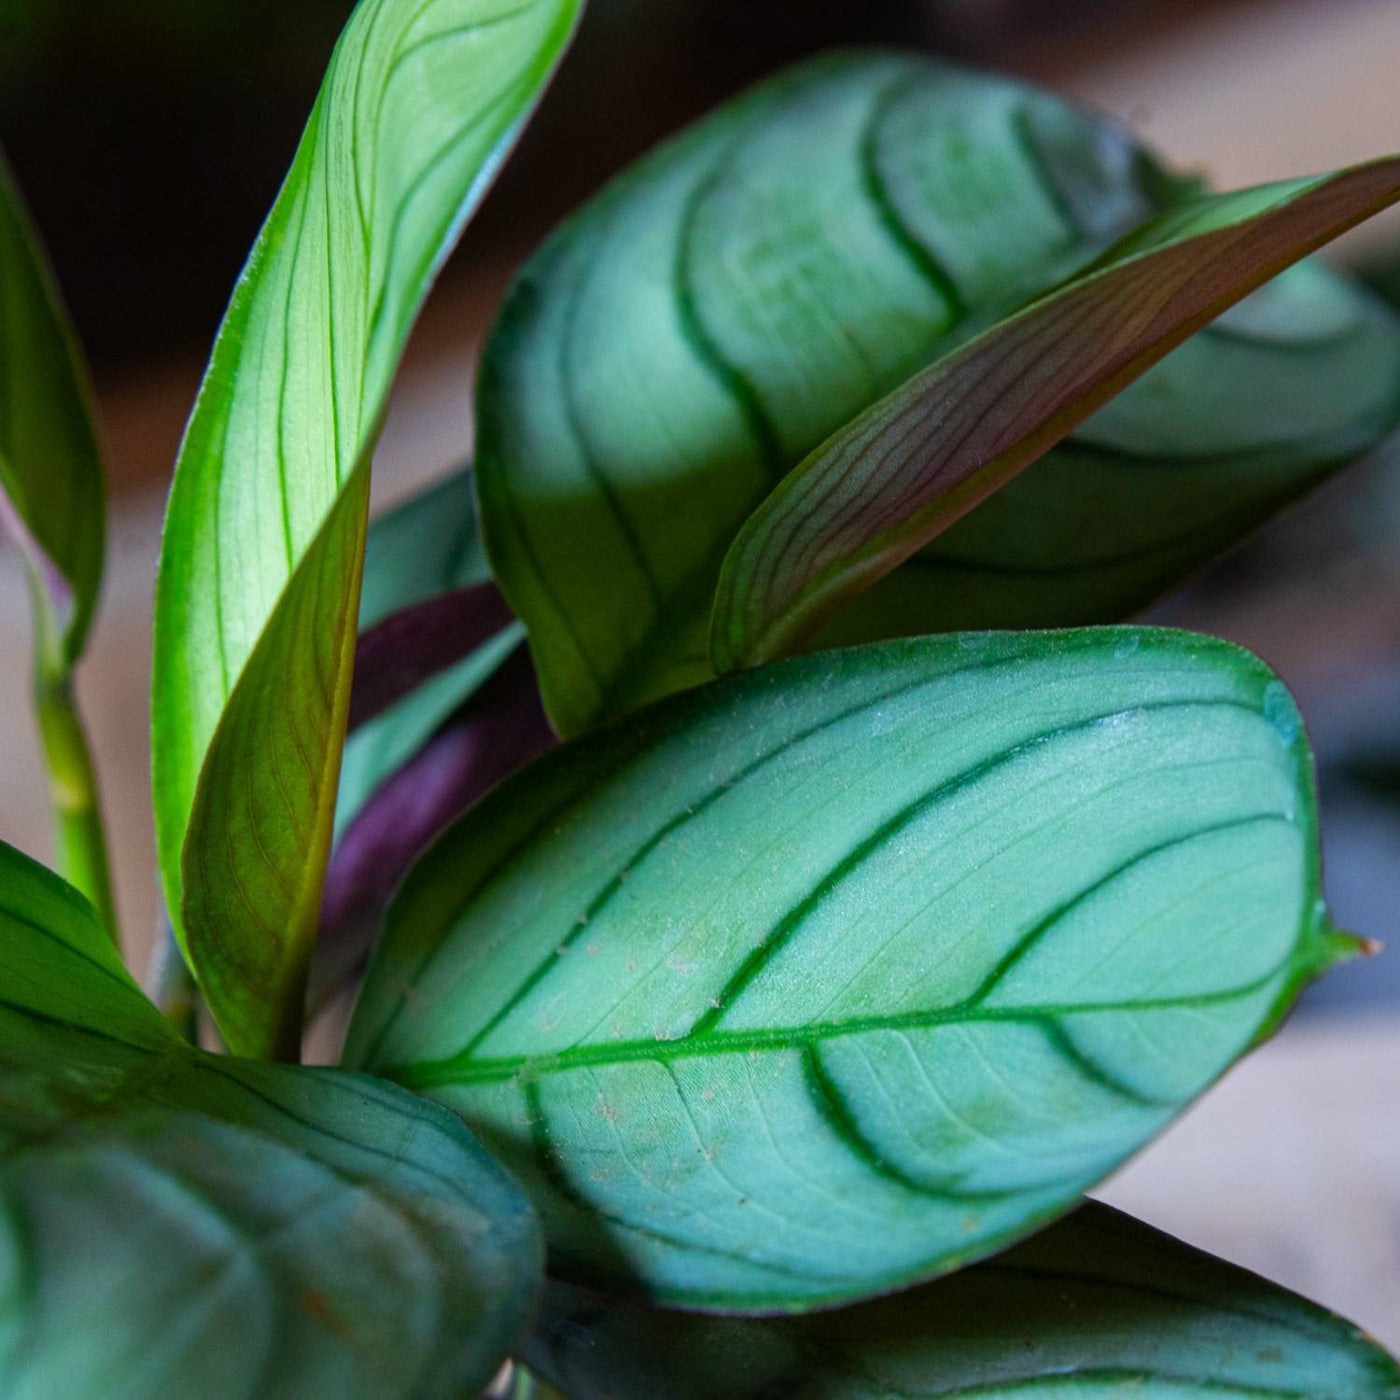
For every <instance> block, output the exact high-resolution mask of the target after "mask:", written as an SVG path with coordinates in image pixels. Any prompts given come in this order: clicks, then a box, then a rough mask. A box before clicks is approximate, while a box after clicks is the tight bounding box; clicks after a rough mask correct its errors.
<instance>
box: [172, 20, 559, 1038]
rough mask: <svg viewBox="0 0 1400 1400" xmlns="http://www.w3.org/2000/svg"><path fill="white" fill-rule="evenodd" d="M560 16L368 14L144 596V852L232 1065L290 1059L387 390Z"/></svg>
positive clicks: (194, 434)
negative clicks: (150, 620)
mask: <svg viewBox="0 0 1400 1400" xmlns="http://www.w3.org/2000/svg"><path fill="white" fill-rule="evenodd" d="M578 9H579V0H527V2H526V3H505V0H363V3H361V5H360V6H359V7H358V8H357V9H356V11H355V13H354V15H353V16H352V18H351V20H350V23H349V25H348V26H347V28H346V30H345V33H344V34H343V35H342V37H341V40H340V43H339V45H338V46H337V48H336V51H335V54H334V56H333V57H332V59H331V64H330V68H329V70H328V72H327V75H326V80H325V83H324V85H323V87H322V90H321V93H320V96H319V97H318V99H317V102H316V106H315V109H314V111H313V112H312V115H311V119H310V122H309V123H308V126H307V130H306V134H305V136H304V137H303V139H302V143H301V146H300V148H299V149H298V151H297V155H296V159H295V161H294V162H293V165H292V169H291V173H290V175H289V176H288V178H287V183H286V185H285V186H284V187H283V190H282V193H281V195H280V196H279V197H278V200H277V203H276V205H275V206H274V208H273V210H272V213H271V215H270V217H269V219H268V223H267V225H266V227H265V228H264V230H263V232H262V234H261V236H260V238H259V240H258V243H257V245H256V247H255V248H254V250H253V254H252V257H251V259H250V261H249V264H248V267H247V269H246V271H245V272H244V274H243V277H242V279H241V281H240V282H239V285H238V287H237V289H236V291H235V293H234V296H233V301H232V303H231V305H230V307H229V312H228V316H227V318H226V319H225V322H224V326H223V329H222V330H221V332H220V335H219V340H218V343H217V344H216V346H215V348H214V355H213V359H212V362H211V364H210V368H209V373H208V376H207V378H206V380H205V383H204V387H203V389H202V390H201V392H200V397H199V401H198V403H197V405H196V407H195V413H194V417H193V419H192V420H191V423H190V427H189V430H188V432H187V434H186V438H185V443H184V446H183V448H182V450H181V455H180V462H179V465H178V468H177V471H176V477H175V484H174V488H173V490H172V493H171V499H170V508H169V513H168V516H167V519H166V527H165V537H164V544H163V548H162V554H161V570H160V577H159V582H158V585H157V596H156V638H155V640H156V655H155V674H154V700H153V709H154V724H155V728H156V732H157V734H158V736H159V741H158V742H157V743H156V745H155V759H154V782H155V801H156V819H157V836H158V844H159V853H160V863H161V871H162V877H163V880H164V884H165V890H166V898H167V901H168V903H169V905H170V908H171V912H172V915H173V917H174V919H175V923H176V927H177V931H178V932H179V933H180V935H181V938H182V943H183V946H184V948H185V950H186V953H187V955H188V956H189V958H190V961H191V964H192V966H193V968H194V970H195V973H196V975H197V977H198V979H199V982H200V987H201V990H202V991H203V993H204V995H205V997H206V999H207V1001H208V1004H209V1006H210V1009H211V1010H212V1012H213V1013H214V1016H215V1018H216V1019H217V1021H218V1022H219V1025H220V1028H221V1030H222V1031H223V1033H224V1035H225V1037H226V1038H227V1040H228V1041H229V1043H230V1045H231V1046H233V1047H234V1048H235V1049H238V1050H241V1051H246V1052H248V1053H253V1054H258V1055H268V1054H280V1055H289V1054H291V1053H292V1052H293V1051H294V1049H295V1041H296V1031H297V1024H298V1021H299V1012H300V1005H301V1000H302V996H303V990H304V983H305V977H306V966H307V962H308V958H309V952H310V946H311V941H312V938H313V936H314V932H315V925H316V914H317V910H318V908H319V903H320V889H321V881H322V878H323V875H324V871H325V864H326V860H327V856H328V853H329V848H330V839H331V827H332V817H333V812H334V807H335V792H336V775H337V773H338V771H339V765H340V748H341V744H342V742H343V736H344V727H345V715H346V705H347V702H348V696H349V686H350V673H351V659H352V653H353V646H354V639H355V625H356V604H357V601H358V598H359V593H360V586H361V573H360V562H361V557H362V551H363V544H364V531H365V510H366V501H367V492H368V470H369V455H370V450H371V448H372V446H373V443H374V440H375V437H376V434H377V430H378V424H379V421H380V418H381V416H382V413H383V408H384V402H385V398H386V395H387V393H388V390H389V386H390V381H391V379H392V376H393V373H394V369H395V367H396V365H397V363H398V360H399V357H400V355H401V352H402V350H403V345H404V341H405V338H406V337H407V334H408V330H409V327H410V325H411V323H412V320H413V317H414V315H415V314H416V312H417V310H418V307H419V305H420V303H421V302H422V299H423V297H424V295H425V293H426V291H427V288H428V285H429V283H430V281H431V279H432V276H433V274H434V272H435V271H436V270H437V268H438V266H439V265H440V264H441V262H442V259H443V258H444V256H445V255H446V253H447V251H448V249H449V248H450V247H451V245H452V243H453V241H454V240H455V238H456V236H457V234H458V232H459V231H460V229H461V227H462V225H463V223H464V222H465V220H466V219H467V217H468V215H469V214H470V213H471V211H472V210H473V209H474V207H475V206H476V204H477V203H478V202H479V200H480V198H481V195H482V193H483V192H484V190H485V188H486V186H487V184H488V183H489V180H490V177H491V175H492V174H493V173H494V171H495V169H496V168H497V166H498V165H499V163H500V161H501V159H502V157H503V154H504V151H505V149H506V148H507V147H508V145H509V143H510V141H511V140H512V139H513V137H514V135H515V133H516V132H517V131H518V130H519V127H520V124H521V122H522V121H523V120H524V118H525V116H526V115H527V113H528V112H529V110H530V108H531V106H532V104H533V103H534V101H535V100H536V98H537V97H538V95H539V92H540V90H541V88H542V86H543V84H544V83H545V81H546V79H547V78H548V76H549V73H550V71H551V69H552V67H553V65H554V63H555V61H556V60H557V58H558V56H559V53H560V51H561V49H562V47H563V45H564V44H565V42H566V41H567V39H568V36H569V33H570V31H571V29H572V26H573V24H574V21H575V19H576V16H577V12H578Z"/></svg>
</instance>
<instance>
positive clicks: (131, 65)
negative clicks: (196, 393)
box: [0, 0, 1225, 377]
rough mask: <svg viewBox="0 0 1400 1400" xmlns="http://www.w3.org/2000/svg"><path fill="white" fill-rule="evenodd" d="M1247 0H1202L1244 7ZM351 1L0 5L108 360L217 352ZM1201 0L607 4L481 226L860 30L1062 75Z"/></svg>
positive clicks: (30, 154) (43, 171)
mask: <svg viewBox="0 0 1400 1400" xmlns="http://www.w3.org/2000/svg"><path fill="white" fill-rule="evenodd" d="M1224 4H1225V0H1214V2H1213V3H1202V0H1196V3H1194V4H1192V5H1191V6H1189V8H1190V9H1191V11H1192V13H1193V14H1194V15H1195V16H1196V17H1197V18H1199V16H1200V13H1201V12H1202V11H1208V10H1211V9H1218V8H1222V7H1223V6H1224ZM352 8H353V5H352V3H351V0H141V3H133V0H0V145H3V146H4V148H5V150H6V151H7V153H8V155H9V158H10V162H11V164H12V165H13V167H14V169H15V172H16V174H17V176H18V177H19V181H20V184H21V187H22V188H23V189H24V190H25V192H26V195H27V197H28V199H29V201H30V203H31V205H32V206H33V210H34V213H35V216H36V218H37V220H38V222H39V225H40V227H41V228H42V229H43V230H44V233H45V236H46V238H47V241H48V245H49V250H50V254H51V256H52V258H53V261H54V263H55V265H56V267H57V270H58V273H59V277H60V280H61V282H62V284H63V286H64V288H65V291H66V294H67V297H68V301H69V304H70V307H71V309H72V311H73V314H74V318H75V320H76V321H77V323H78V327H79V330H80V333H81V335H82V338H83V340H84V343H85V345H86V346H87V349H88V353H89V355H90V357H91V358H92V360H93V363H94V366H95V368H96V371H97V373H98V375H99V377H100V376H101V375H102V374H104V373H106V372H108V371H114V370H127V369H130V368H131V367H132V366H133V365H139V364H140V363H141V362H143V361H145V360H148V359H150V358H152V357H166V356H169V355H170V354H172V353H191V354H202V352H203V351H204V349H205V348H207V345H208V342H209V339H210V337H211V335H212V332H213V330H214V327H215V326H216V325H217V323H218V319H219V316H220V314H221V312H222V309H223V306H224V303H225V301H226V300H227V297H228V294H229V291H230V288H231V287H232V284H233V280H234V278H235V277H236V275H237V272H238V269H239V267H240V266H241V264H242V261H243V258H244V257H245V256H246V253H247V250H248V247H249V245H250V244H251V242H252V240H253V237H254V235H255V234H256V232H257V229H258V226H259V225H260V223H261V221H262V218H263V216H264V215H265V213H266V211H267V209H268V207H269V206H270V204H271V202H272V199H273V197H274V196H275V194H276V192H277V187H278V183H279V182H280V180H281V176H282V172H283V171H285V169H286V168H287V165H288V163H289V161H290V159H291V155H292V152H293V150H294V149H295V145H296V141H297V137H298V135H299V134H300V131H301V127H302V124H303V123H304V121H305V119H306V115H307V112H308V111H309V109H310V106H311V102H312V99H313V97H314V95H315V92H316V88H317V85H318V83H319V81H320V77H321V74H322V72H323V70H324V67H325V62H326V59H327V57H328V56H329V54H330V51H331V48H332V46H333V45H334V42H335V38H336V35H337V34H338V33H339V31H340V28H341V26H342V25H343V23H344V21H345V19H346V17H347V16H348V15H349V13H350V11H351V9H352ZM1182 8H1183V7H1182V6H1181V5H1180V3H1179V0H1171V3H1166V2H1165V0H1074V3H1069V4H1059V3H1045V0H859V2H858V3H850V0H845V2H844V3H841V2H840V0H809V2H808V3H803V2H802V0H766V2H765V3H759V2H758V0H592V3H591V4H590V6H589V7H588V9H587V11H586V14H585V18H584V21H583V23H582V26H581V29H580V33H579V36H578V39H577V41H576V44H575V46H574V49H573V51H572V53H571V55H570V57H569V60H568V62H567V63H565V64H564V66H563V68H562V70H561V72H560V75H559V78H558V80H557V82H556V84H555V86H554V88H553V89H552V91H551V93H550V95H549V96H548V97H547V99H546V100H545V102H544V105H543V107H542V109H541V110H540V112H539V114H538V116H537V117H536V119H535V120H534V122H532V124H531V125H530V127H529V129H528V131H527V133H526V135H525V137H524V139H523V141H522V143H521V147H520V150H519V152H518V154H517V156H516V158H515V159H513V160H512V161H511V162H510V164H509V165H508V166H507V168H506V171H505V173H504V175H503V176H502V178H501V180H500V182H499V184H498V186H497V188H496V189H495V190H494V191H493V193H492V196H491V198H490V200H489V201H488V202H487V205H486V207H485V209H484V210H483V212H482V214H481V215H480V217H479V218H478V220H477V221H476V223H475V225H474V227H473V229H472V231H471V234H470V235H469V239H468V245H469V249H470V253H471V254H472V255H476V256H482V257H484V258H486V259H487V260H492V261H494V260H498V259H499V258H500V257H502V256H506V255H509V254H510V253H511V252H514V251H515V250H523V248H524V247H525V246H528V245H529V244H532V243H533V242H534V241H536V240H537V239H538V237H539V236H540V235H541V234H542V233H543V232H544V231H545V230H546V229H547V228H548V227H550V226H551V225H552V224H553V223H554V222H556V221H557V220H558V219H559V218H560V217H561V216H562V215H563V214H565V213H566V212H567V211H568V210H569V209H570V208H572V207H573V206H574V205H576V204H577V203H578V202H579V201H580V200H581V199H583V198H584V197H585V196H586V195H587V194H588V193H590V192H591V191H592V190H593V189H594V188H596V186H597V185H598V184H600V183H601V182H602V181H603V180H604V179H605V178H606V177H607V176H608V175H609V174H610V173H611V172H612V171H614V170H616V169H617V168H618V167H619V166H621V165H623V164H625V163H626V162H627V161H628V160H630V159H631V158H632V157H634V156H635V155H637V154H638V153H640V152H641V151H642V150H644V149H646V147H648V146H649V145H651V144H652V143H653V142H654V141H655V140H657V139H658V138H659V137H661V136H663V135H665V134H667V133H668V132H670V131H673V130H675V129H676V128H677V127H678V126H680V125H682V124H684V123H685V122H686V121H688V120H690V119H691V118H693V117H695V116H697V115H698V114H700V113H701V112H703V111H705V110H706V109H707V108H709V107H710V106H712V105H713V104H714V103H715V102H717V101H719V100H720V99H722V98H724V97H726V96H728V95H729V94H730V93H733V92H735V91H737V90H738V89H739V88H742V87H744V86H746V85H747V84H748V83H750V82H753V81H754V80H755V79H757V78H759V77H760V76H762V75H763V74H765V73H769V72H771V71H773V70H774V69H775V68H778V67H780V66H782V65H783V64H785V63H787V62H790V61H791V60H793V59H795V58H798V57H800V56H802V55H803V54H806V53H809V52H812V51H815V50H817V49H822V48H828V47H831V46H832V45H838V44H870V43H876V44H913V45H917V46H919V47H923V48H929V49H933V50H935V51H937V52H940V53H944V54H947V55H949V56H951V57H956V58H959V59H963V60H966V61H972V62H977V63H983V64H987V65H990V66H995V67H998V68H1003V69H1009V70H1011V71H1016V72H1023V73H1028V74H1030V75H1032V76H1039V77H1045V78H1049V79H1053V75H1054V71H1055V68H1056V64H1057V56H1058V55H1060V54H1062V53H1065V52H1068V51H1077V52H1082V51H1083V50H1084V48H1085V46H1086V45H1095V44H1104V43H1109V44H1112V43H1114V42H1121V41H1122V40H1123V39H1124V37H1125V36H1128V35H1131V36H1132V38H1133V40H1134V42H1139V43H1140V42H1144V41H1145V40H1147V39H1150V36H1151V34H1152V33H1153V32H1154V30H1157V29H1160V28H1164V27H1169V26H1170V25H1171V24H1172V23H1174V22H1176V21H1178V20H1179V19H1180V17H1181V16H1180V11H1181V9H1182Z"/></svg>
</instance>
